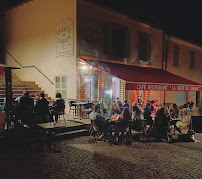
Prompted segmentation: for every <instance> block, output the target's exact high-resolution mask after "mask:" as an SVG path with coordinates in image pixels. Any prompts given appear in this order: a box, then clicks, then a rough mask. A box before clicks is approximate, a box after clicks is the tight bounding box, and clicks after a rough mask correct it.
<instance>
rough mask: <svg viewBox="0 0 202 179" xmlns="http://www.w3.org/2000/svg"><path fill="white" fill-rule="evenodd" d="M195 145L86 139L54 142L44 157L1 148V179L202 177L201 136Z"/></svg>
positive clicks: (25, 149) (26, 148)
mask: <svg viewBox="0 0 202 179" xmlns="http://www.w3.org/2000/svg"><path fill="white" fill-rule="evenodd" d="M195 138H196V139H198V140H201V142H199V143H197V142H194V143H191V142H189V143H166V142H156V143H155V142H150V143H133V145H132V146H131V145H128V146H121V145H111V144H110V143H108V142H104V141H98V142H97V144H96V143H93V144H89V143H88V137H79V138H75V139H69V140H60V141H57V145H56V149H57V150H60V151H61V153H59V152H58V153H57V152H52V153H51V152H50V153H49V154H47V155H46V156H45V157H43V156H41V153H40V152H39V151H38V150H36V149H34V147H33V146H24V147H23V146H20V147H19V146H15V148H13V147H10V148H9V146H7V147H2V148H1V154H0V161H1V162H0V178H3V179H4V178H26V179H27V178H57V179H59V178H67V179H68V178H70V179H73V178H79V179H80V178H81V179H87V178H100V179H102V178H117V179H118V178H138V179H139V178H140V179H142V178H143V179H144V178H186V179H188V178H190V179H191V178H202V134H197V135H196V137H195Z"/></svg>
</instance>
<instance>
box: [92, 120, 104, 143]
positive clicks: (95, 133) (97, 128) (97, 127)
mask: <svg viewBox="0 0 202 179" xmlns="http://www.w3.org/2000/svg"><path fill="white" fill-rule="evenodd" d="M103 135H104V132H103V131H102V123H101V122H98V121H97V122H95V121H93V120H91V126H90V129H89V143H93V142H96V143H97V141H98V139H100V138H101V137H102V136H103Z"/></svg>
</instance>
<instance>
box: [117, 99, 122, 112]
mask: <svg viewBox="0 0 202 179" xmlns="http://www.w3.org/2000/svg"><path fill="white" fill-rule="evenodd" d="M116 105H117V107H118V110H119V111H120V113H121V112H122V110H123V104H122V102H121V101H120V100H117V101H116Z"/></svg>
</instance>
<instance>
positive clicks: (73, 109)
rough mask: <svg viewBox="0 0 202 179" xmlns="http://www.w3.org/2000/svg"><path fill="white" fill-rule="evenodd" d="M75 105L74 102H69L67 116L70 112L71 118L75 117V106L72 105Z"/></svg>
mask: <svg viewBox="0 0 202 179" xmlns="http://www.w3.org/2000/svg"><path fill="white" fill-rule="evenodd" d="M73 103H76V101H69V115H70V113H71V111H72V113H73V118H74V117H75V116H76V111H77V105H75V104H73Z"/></svg>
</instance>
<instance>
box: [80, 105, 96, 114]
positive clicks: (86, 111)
mask: <svg viewBox="0 0 202 179" xmlns="http://www.w3.org/2000/svg"><path fill="white" fill-rule="evenodd" d="M93 106H94V104H93V103H88V104H86V105H85V106H84V109H82V116H84V117H85V118H88V117H89V114H90V113H91V112H92V111H93Z"/></svg>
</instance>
